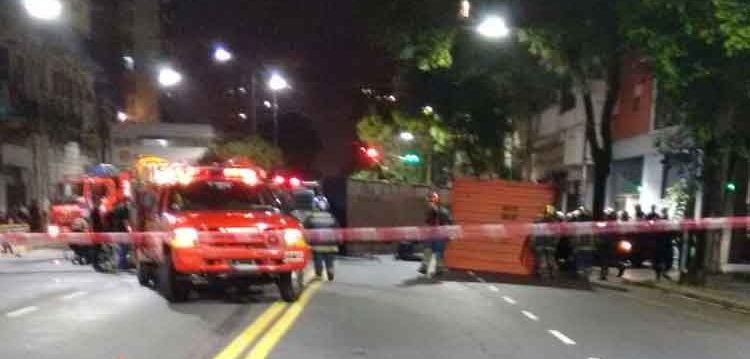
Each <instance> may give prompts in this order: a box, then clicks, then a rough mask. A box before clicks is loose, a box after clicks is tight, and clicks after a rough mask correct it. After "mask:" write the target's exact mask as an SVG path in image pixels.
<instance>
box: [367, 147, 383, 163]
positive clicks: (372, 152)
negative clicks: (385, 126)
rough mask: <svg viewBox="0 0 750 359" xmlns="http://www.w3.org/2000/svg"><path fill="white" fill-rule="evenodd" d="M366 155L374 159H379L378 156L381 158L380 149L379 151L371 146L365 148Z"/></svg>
mask: <svg viewBox="0 0 750 359" xmlns="http://www.w3.org/2000/svg"><path fill="white" fill-rule="evenodd" d="M365 155H367V157H369V158H370V159H372V160H377V159H378V158H380V151H378V150H377V149H376V148H372V147H370V148H368V149H366V150H365Z"/></svg>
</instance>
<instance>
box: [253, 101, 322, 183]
mask: <svg viewBox="0 0 750 359" xmlns="http://www.w3.org/2000/svg"><path fill="white" fill-rule="evenodd" d="M272 131H273V130H272V129H268V131H265V129H264V131H262V132H264V133H272ZM279 147H280V149H281V151H282V153H283V157H284V163H285V164H286V165H287V166H288V167H290V168H292V169H294V170H297V171H300V172H302V173H303V174H304V175H308V176H309V175H312V174H313V173H314V168H313V167H314V166H313V165H314V161H315V158H316V157H317V155H318V153H319V152H320V149H321V148H322V147H323V144H322V142H321V140H320V136H319V134H318V131H317V130H316V129H315V126H314V125H313V121H312V119H310V118H308V117H306V116H304V115H302V114H298V113H294V112H290V113H285V114H284V115H282V116H280V117H279Z"/></svg>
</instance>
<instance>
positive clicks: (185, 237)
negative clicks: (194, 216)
mask: <svg viewBox="0 0 750 359" xmlns="http://www.w3.org/2000/svg"><path fill="white" fill-rule="evenodd" d="M197 242H198V231H196V230H195V228H189V227H183V228H176V229H175V230H174V238H173V239H172V246H173V247H175V248H192V247H195V245H196V244H197Z"/></svg>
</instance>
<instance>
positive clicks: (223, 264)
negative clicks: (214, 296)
mask: <svg viewBox="0 0 750 359" xmlns="http://www.w3.org/2000/svg"><path fill="white" fill-rule="evenodd" d="M155 177H156V178H157V179H158V181H157V182H159V185H158V186H156V187H153V190H152V192H151V193H152V197H153V200H151V201H147V202H150V203H152V208H150V209H146V210H145V212H146V213H149V214H148V215H146V216H145V217H146V218H145V219H144V228H143V229H144V230H145V231H147V232H149V231H158V232H160V233H167V235H166V237H165V238H160V239H149V236H148V235H146V236H145V239H144V240H143V241H138V242H137V243H136V244H135V258H136V263H137V265H136V270H137V275H138V280H139V282H140V283H141V284H144V285H146V284H149V283H151V282H153V283H154V285H155V286H156V288H157V290H158V291H159V292H160V293H161V294H162V295H163V296H164V297H165V298H166V299H167V300H169V301H171V302H175V301H184V300H186V299H187V297H188V294H189V291H190V289H191V287H193V286H195V285H200V284H209V283H232V284H235V285H238V286H239V285H244V286H246V287H247V286H249V285H255V284H270V283H276V285H277V286H278V288H279V291H280V293H281V297H282V298H283V299H284V300H286V301H294V300H296V299H297V297H298V295H299V293H300V292H301V290H302V288H303V284H304V281H303V273H304V268H305V266H306V265H307V263H308V262H309V260H310V255H311V254H310V248H309V246H308V245H307V244H306V243H305V240H304V237H303V232H302V231H301V229H302V226H301V224H300V223H299V222H298V221H297V220H296V219H295V218H294V217H292V216H290V215H288V214H287V213H286V210H285V208H283V207H284V204H283V202H282V201H281V200H280V199H279V198H278V197H277V196H276V195H275V193H274V191H273V188H272V185H270V184H268V183H266V182H265V180H264V171H263V170H261V169H259V168H257V167H247V166H243V167H238V166H233V165H228V166H206V167H194V166H193V167H191V166H181V167H180V166H176V167H170V168H163V169H161V172H159V173H158V174H156V176H155Z"/></svg>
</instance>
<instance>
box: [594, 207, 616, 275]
mask: <svg viewBox="0 0 750 359" xmlns="http://www.w3.org/2000/svg"><path fill="white" fill-rule="evenodd" d="M604 220H605V221H607V223H609V224H614V223H616V222H617V213H616V212H615V210H614V209H612V208H606V209H605V210H604ZM616 241H617V235H616V234H615V233H611V232H609V233H604V234H602V235H600V236H599V240H598V241H597V247H598V249H599V261H600V262H601V263H600V265H601V273H599V279H600V280H607V276H609V267H610V266H611V265H612V257H613V254H614V247H615V242H616Z"/></svg>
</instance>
